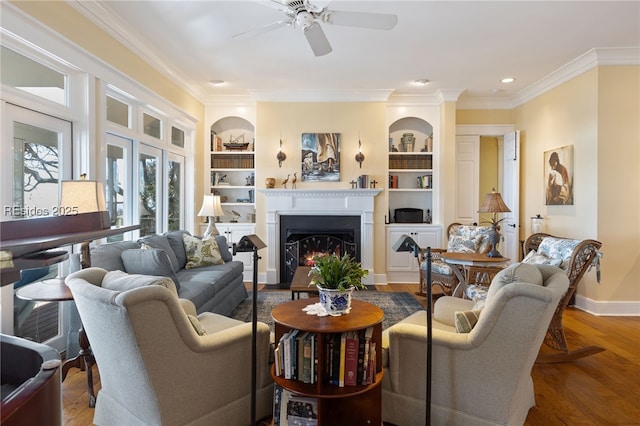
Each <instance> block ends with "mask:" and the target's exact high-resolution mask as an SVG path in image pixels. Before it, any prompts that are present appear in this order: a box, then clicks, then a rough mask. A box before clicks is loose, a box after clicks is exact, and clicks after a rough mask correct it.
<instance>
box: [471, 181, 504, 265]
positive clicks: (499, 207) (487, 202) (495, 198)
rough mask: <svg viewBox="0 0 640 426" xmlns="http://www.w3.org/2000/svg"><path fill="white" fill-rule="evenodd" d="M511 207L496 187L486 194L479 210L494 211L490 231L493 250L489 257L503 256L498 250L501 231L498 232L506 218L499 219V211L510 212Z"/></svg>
mask: <svg viewBox="0 0 640 426" xmlns="http://www.w3.org/2000/svg"><path fill="white" fill-rule="evenodd" d="M510 211H511V210H509V207H507V205H506V204H505V203H504V201H503V200H502V196H501V195H500V193H499V192H496V190H495V188H493V189H492V190H491V192H490V193H488V194H487V195H485V197H484V201H483V202H482V205H481V206H480V209H479V210H478V213H493V218H492V219H491V232H490V233H489V242H490V243H491V250H490V251H489V253H487V256H488V257H502V255H501V254H500V252H498V250H497V248H496V247H497V246H498V242H499V241H500V233H499V232H498V224H499V223H500V222H502V221H503V220H504V219H505V218H502V219H500V220H497V215H498V213H507V212H510Z"/></svg>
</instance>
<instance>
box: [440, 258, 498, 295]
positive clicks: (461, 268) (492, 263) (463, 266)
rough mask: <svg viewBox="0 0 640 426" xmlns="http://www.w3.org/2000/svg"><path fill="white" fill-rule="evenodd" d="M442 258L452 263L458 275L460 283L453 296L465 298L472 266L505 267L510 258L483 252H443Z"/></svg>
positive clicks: (454, 271)
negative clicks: (490, 255) (488, 254)
mask: <svg viewBox="0 0 640 426" xmlns="http://www.w3.org/2000/svg"><path fill="white" fill-rule="evenodd" d="M440 258H441V259H442V260H443V261H444V262H446V263H448V264H449V265H451V269H453V273H454V274H456V277H458V281H459V283H458V285H457V286H456V288H455V289H454V290H453V296H458V297H462V298H464V296H465V294H466V290H467V286H468V285H469V274H468V273H466V272H467V271H468V270H469V269H470V268H492V270H494V271H495V268H504V267H506V266H507V263H508V262H509V260H510V259H507V258H506V257H489V256H487V255H486V254H482V253H456V252H443V253H440Z"/></svg>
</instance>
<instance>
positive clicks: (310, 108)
mask: <svg viewBox="0 0 640 426" xmlns="http://www.w3.org/2000/svg"><path fill="white" fill-rule="evenodd" d="M321 132H331V133H340V135H341V146H340V182H311V183H309V182H301V181H300V169H301V163H302V158H301V146H300V141H301V135H302V133H321ZM388 134H389V129H388V127H387V125H386V111H385V104H384V103H381V102H340V103H286V102H282V103H280V102H260V103H258V105H257V112H256V148H255V152H256V185H257V186H258V187H264V179H265V178H267V177H273V178H276V182H277V183H276V187H281V183H282V180H283V179H285V178H286V177H287V175H288V174H290V175H292V176H293V173H294V172H297V173H298V182H297V187H298V188H299V189H303V188H329V189H330V188H351V185H350V184H349V182H350V181H351V180H357V178H358V176H360V175H363V174H367V175H369V176H370V177H371V179H372V180H373V179H375V180H376V181H378V188H385V187H386V183H387V166H386V164H387V155H388ZM358 138H360V140H361V141H362V153H363V154H364V156H365V160H364V162H363V163H362V168H360V167H359V164H358V163H357V162H356V161H355V159H354V157H355V155H356V153H357V152H358ZM280 139H282V150H283V151H284V152H285V154H286V155H287V159H286V160H285V161H284V162H283V163H282V168H279V167H278V161H277V160H276V154H277V152H278V146H279V141H280ZM258 141H259V142H258ZM289 182H291V180H290V181H289ZM290 187H291V185H289V188H290ZM264 209H265V205H264V197H263V196H261V195H260V194H259V193H258V194H257V196H256V216H257V217H258V218H264V217H266V216H265V215H266V213H265V210H264ZM386 212H387V202H386V199H385V198H384V196H383V194H380V195H378V196H377V197H376V200H375V216H374V244H375V247H376V250H374V259H373V262H374V263H373V264H374V271H375V273H378V274H382V273H385V264H386V260H385V255H386V252H385V248H386V243H385V228H384V219H385V218H384V215H385V214H386ZM256 234H257V235H266V224H265V223H264V221H258V223H257V224H256ZM262 264H263V265H266V262H262ZM261 266H262V265H261ZM263 269H264V267H263Z"/></svg>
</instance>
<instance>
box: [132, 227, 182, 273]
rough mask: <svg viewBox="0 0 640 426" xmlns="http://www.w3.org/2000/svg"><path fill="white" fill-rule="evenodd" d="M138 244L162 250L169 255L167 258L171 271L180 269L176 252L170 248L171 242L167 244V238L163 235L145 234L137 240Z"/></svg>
mask: <svg viewBox="0 0 640 426" xmlns="http://www.w3.org/2000/svg"><path fill="white" fill-rule="evenodd" d="M138 242H139V243H140V244H146V245H148V246H151V247H153V248H155V249H160V250H164V251H165V253H167V256H169V260H170V261H171V269H173V272H178V271H179V270H180V263H179V262H178V258H177V257H176V253H175V252H174V251H173V249H172V248H171V244H169V240H168V239H167V237H165V236H164V235H157V234H154V235H147V236H146V237H143V238H141V239H139V240H138Z"/></svg>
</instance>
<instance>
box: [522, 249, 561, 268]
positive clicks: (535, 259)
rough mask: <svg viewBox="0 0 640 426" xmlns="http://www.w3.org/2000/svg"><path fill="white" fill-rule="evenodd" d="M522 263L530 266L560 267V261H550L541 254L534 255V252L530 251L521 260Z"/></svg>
mask: <svg viewBox="0 0 640 426" xmlns="http://www.w3.org/2000/svg"><path fill="white" fill-rule="evenodd" d="M522 263H528V264H530V265H551V266H560V265H562V259H552V258H550V257H547V256H546V255H544V254H542V253H536V251H535V250H531V251H530V252H529V253H527V255H526V256H525V257H524V259H522Z"/></svg>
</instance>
